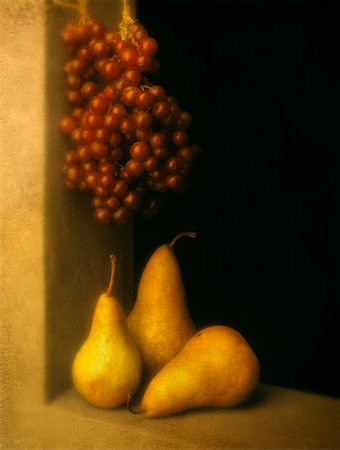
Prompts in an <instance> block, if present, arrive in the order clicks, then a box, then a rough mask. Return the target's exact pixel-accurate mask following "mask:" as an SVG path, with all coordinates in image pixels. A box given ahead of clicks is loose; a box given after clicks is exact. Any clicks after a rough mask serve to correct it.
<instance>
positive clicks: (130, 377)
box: [72, 294, 142, 408]
mask: <svg viewBox="0 0 340 450" xmlns="http://www.w3.org/2000/svg"><path fill="white" fill-rule="evenodd" d="M141 376H142V365H141V358H140V355H139V352H138V350H137V348H136V346H135V344H134V342H133V340H132V338H131V336H130V335H129V333H128V327H127V322H126V317H125V314H124V312H123V310H122V308H121V306H120V304H119V303H118V301H117V300H116V299H115V298H113V297H109V296H107V295H106V294H102V295H101V296H100V297H99V299H98V302H97V304H96V307H95V311H94V315H93V321H92V326H91V330H90V333H89V336H88V338H87V339H86V341H85V342H84V344H83V345H82V347H81V348H80V350H79V351H78V353H77V354H76V357H75V359H74V361H73V366H72V378H73V384H74V386H75V388H76V389H77V391H78V392H79V393H80V394H81V395H82V396H83V397H84V398H85V399H86V400H87V401H88V402H89V403H91V404H92V405H94V406H97V407H100V408H113V407H116V406H120V405H122V404H124V403H126V402H127V399H128V396H130V395H133V393H134V392H136V390H137V388H138V386H139V384H140V380H141Z"/></svg>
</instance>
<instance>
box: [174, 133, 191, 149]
mask: <svg viewBox="0 0 340 450" xmlns="http://www.w3.org/2000/svg"><path fill="white" fill-rule="evenodd" d="M172 141H173V143H174V144H175V145H176V146H177V147H182V146H183V145H185V144H186V143H187V142H188V136H187V134H186V132H185V131H182V130H178V131H175V132H174V133H173V135H172Z"/></svg>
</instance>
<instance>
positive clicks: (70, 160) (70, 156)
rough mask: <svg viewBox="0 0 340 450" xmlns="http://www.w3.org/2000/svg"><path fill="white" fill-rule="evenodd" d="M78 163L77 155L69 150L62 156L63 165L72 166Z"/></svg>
mask: <svg viewBox="0 0 340 450" xmlns="http://www.w3.org/2000/svg"><path fill="white" fill-rule="evenodd" d="M77 162H78V156H77V153H76V152H75V151H73V150H69V151H68V152H66V153H65V155H64V163H65V164H66V165H74V164H76V163H77Z"/></svg>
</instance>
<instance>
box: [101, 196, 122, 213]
mask: <svg viewBox="0 0 340 450" xmlns="http://www.w3.org/2000/svg"><path fill="white" fill-rule="evenodd" d="M103 203H104V205H105V206H106V207H107V208H109V209H110V210H111V211H116V210H117V209H118V208H119V207H120V201H119V198H118V197H116V196H115V195H109V196H108V197H106V198H105V200H104V202H103Z"/></svg>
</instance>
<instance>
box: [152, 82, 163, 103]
mask: <svg viewBox="0 0 340 450" xmlns="http://www.w3.org/2000/svg"><path fill="white" fill-rule="evenodd" d="M149 92H150V93H151V94H152V95H154V97H155V99H156V101H160V100H164V98H165V95H166V94H165V90H164V88H162V86H159V85H157V84H154V85H153V86H151V87H150V89H149Z"/></svg>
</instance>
